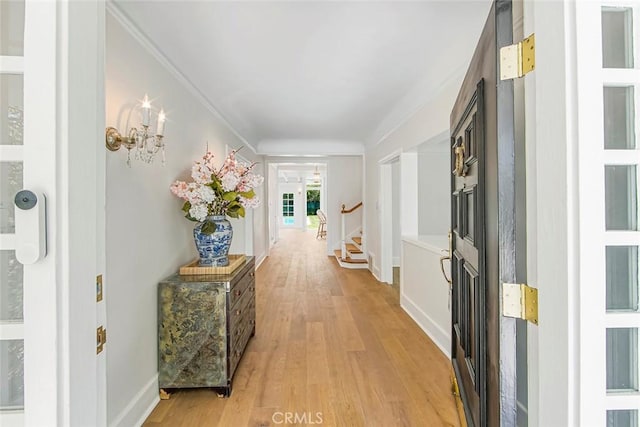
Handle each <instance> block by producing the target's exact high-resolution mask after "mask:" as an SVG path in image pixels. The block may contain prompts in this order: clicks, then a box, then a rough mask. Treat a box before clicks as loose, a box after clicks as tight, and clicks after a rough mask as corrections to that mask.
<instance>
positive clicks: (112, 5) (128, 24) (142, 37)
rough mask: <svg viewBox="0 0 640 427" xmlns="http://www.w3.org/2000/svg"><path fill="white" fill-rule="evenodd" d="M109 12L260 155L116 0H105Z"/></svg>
mask: <svg viewBox="0 0 640 427" xmlns="http://www.w3.org/2000/svg"><path fill="white" fill-rule="evenodd" d="M105 5H106V10H107V12H108V13H109V14H110V15H111V16H113V18H115V20H116V21H118V23H119V24H120V25H122V27H123V28H124V29H125V30H126V31H127V32H128V33H129V34H130V35H131V37H133V38H134V39H135V40H136V41H137V42H138V43H140V45H142V47H143V48H144V49H145V50H147V51H148V52H149V53H150V54H151V56H153V57H154V58H155V59H156V60H157V61H158V62H159V63H160V64H161V65H162V66H163V67H164V68H165V69H166V70H167V71H168V72H169V73H170V74H171V75H172V76H173V77H174V78H175V79H176V80H178V82H180V84H182V85H183V86H184V88H185V89H187V91H189V93H191V94H192V95H193V96H194V97H195V98H196V99H197V100H198V101H200V103H201V104H202V105H203V106H204V107H205V108H206V109H207V110H208V111H209V112H210V113H211V114H213V115H214V116H215V117H217V118H218V119H219V120H220V121H222V123H223V124H224V125H225V126H226V127H227V128H229V130H230V131H231V133H233V134H234V135H235V136H236V137H237V138H238V139H239V140H240V141H242V143H243V144H244V145H246V146H247V147H248V148H249V149H250V150H251V151H252V152H253V154H255V155H258V151H257V150H256V148H255V147H254V146H253V145H252V144H251V143H250V142H249V141H247V139H246V138H245V137H244V136H242V135H241V134H240V133H239V132H238V131H237V130H236V129H235V128H234V127H233V126H232V125H231V123H230V122H229V121H228V120H227V119H226V118H225V117H224V116H223V115H222V114H221V113H220V111H218V109H217V108H216V107H215V106H214V105H213V103H212V102H211V101H210V100H209V99H208V98H207V97H206V96H205V95H204V94H203V93H202V91H200V89H198V88H197V87H196V85H195V84H193V82H191V80H189V78H188V77H187V76H185V75H184V73H182V71H180V70H179V69H178V67H176V65H175V64H174V63H173V62H172V61H171V60H170V59H169V58H168V57H167V55H165V54H164V52H162V50H161V49H160V48H159V47H158V46H157V45H156V44H155V43H153V41H151V40H150V39H149V37H147V35H146V34H145V33H144V32H143V31H142V30H141V29H140V27H138V25H136V24H135V23H134V22H133V20H132V19H131V18H130V17H129V16H128V15H127V14H126V12H124V11H123V10H122V8H121V7H120V6H119V5H118V4H117V3H116V2H115V1H114V0H107V1H106V2H105Z"/></svg>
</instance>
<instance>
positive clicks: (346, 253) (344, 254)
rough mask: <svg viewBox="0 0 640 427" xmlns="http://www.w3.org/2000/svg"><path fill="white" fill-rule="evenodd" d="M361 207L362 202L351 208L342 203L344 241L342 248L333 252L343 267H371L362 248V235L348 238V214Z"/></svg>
mask: <svg viewBox="0 0 640 427" xmlns="http://www.w3.org/2000/svg"><path fill="white" fill-rule="evenodd" d="M360 207H362V202H360V203H358V204H357V205H355V206H354V207H353V208H351V209H345V205H342V211H341V212H340V213H341V214H342V234H341V236H342V243H341V248H340V249H336V250H335V251H334V252H333V253H334V255H335V256H336V259H337V260H338V264H340V266H341V267H343V268H353V269H355V268H364V269H366V268H369V263H368V262H367V258H366V255H365V254H364V251H363V249H362V248H363V246H362V237H361V236H356V237H351V238H350V239H348V238H347V235H346V230H345V228H346V227H345V218H346V216H347V215H348V214H350V213H352V212H353V211H355V210H356V209H358V208H360ZM360 234H362V231H360ZM347 240H350V241H347Z"/></svg>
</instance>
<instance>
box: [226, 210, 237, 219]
mask: <svg viewBox="0 0 640 427" xmlns="http://www.w3.org/2000/svg"><path fill="white" fill-rule="evenodd" d="M227 216H228V217H229V218H238V212H237V211H235V210H234V211H227Z"/></svg>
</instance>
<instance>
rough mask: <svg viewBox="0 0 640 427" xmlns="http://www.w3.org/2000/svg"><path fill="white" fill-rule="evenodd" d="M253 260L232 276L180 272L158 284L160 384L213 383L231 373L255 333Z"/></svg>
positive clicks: (223, 382)
mask: <svg viewBox="0 0 640 427" xmlns="http://www.w3.org/2000/svg"><path fill="white" fill-rule="evenodd" d="M255 326H256V304H255V260H254V258H253V257H247V260H246V262H245V264H244V265H243V266H241V267H238V269H237V270H235V271H234V272H233V273H231V274H229V275H195V276H180V275H178V274H174V275H173V276H170V277H168V278H166V279H165V280H163V281H161V282H160V283H159V285H158V371H159V378H158V382H159V386H160V388H162V389H171V388H192V387H215V388H221V389H223V391H224V394H225V395H226V396H229V395H230V394H231V382H232V379H233V374H234V373H235V370H236V368H237V366H238V363H239V362H240V359H241V358H242V355H243V353H244V350H245V348H246V346H247V343H248V342H249V339H250V338H251V337H252V336H253V335H254V334H255Z"/></svg>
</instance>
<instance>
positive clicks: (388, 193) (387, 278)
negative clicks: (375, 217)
mask: <svg viewBox="0 0 640 427" xmlns="http://www.w3.org/2000/svg"><path fill="white" fill-rule="evenodd" d="M400 154H401V151H400V150H397V151H394V152H393V153H391V154H389V155H388V156H385V157H383V158H382V159H380V160H379V161H378V169H379V177H380V186H379V188H380V192H379V196H378V199H379V200H380V216H379V218H380V281H381V282H384V283H389V284H391V283H393V222H392V221H393V218H392V216H393V214H392V213H393V182H392V176H393V174H392V172H391V164H392V163H395V162H399V161H400ZM400 173H402V171H401V172H400Z"/></svg>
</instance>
